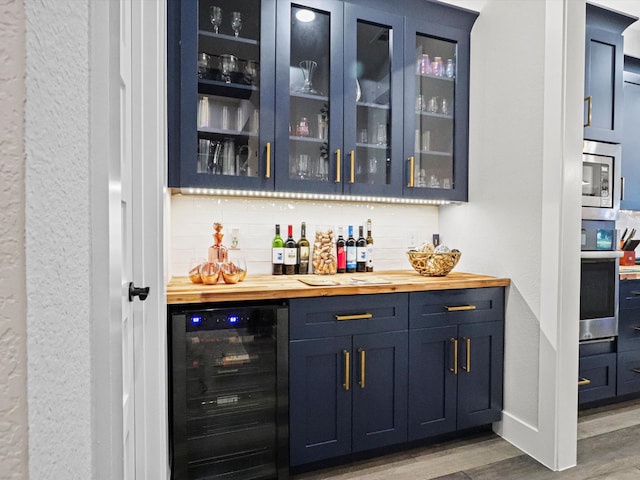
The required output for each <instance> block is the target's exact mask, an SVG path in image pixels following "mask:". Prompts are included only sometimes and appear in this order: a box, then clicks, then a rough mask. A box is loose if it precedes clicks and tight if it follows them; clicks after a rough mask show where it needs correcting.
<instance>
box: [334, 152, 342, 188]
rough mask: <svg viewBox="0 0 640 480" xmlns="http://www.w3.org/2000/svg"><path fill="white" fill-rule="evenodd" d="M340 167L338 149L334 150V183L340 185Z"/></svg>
mask: <svg viewBox="0 0 640 480" xmlns="http://www.w3.org/2000/svg"><path fill="white" fill-rule="evenodd" d="M341 169H342V165H341V163H340V149H337V150H336V180H335V183H340V170H341Z"/></svg>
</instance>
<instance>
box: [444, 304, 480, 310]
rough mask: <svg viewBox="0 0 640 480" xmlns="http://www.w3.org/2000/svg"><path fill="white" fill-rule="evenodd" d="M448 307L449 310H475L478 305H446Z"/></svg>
mask: <svg viewBox="0 0 640 480" xmlns="http://www.w3.org/2000/svg"><path fill="white" fill-rule="evenodd" d="M444 308H446V309H447V312H463V311H465V310H475V309H476V306H475V305H458V306H456V307H447V306H446V305H445V307H444Z"/></svg>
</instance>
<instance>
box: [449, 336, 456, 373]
mask: <svg viewBox="0 0 640 480" xmlns="http://www.w3.org/2000/svg"><path fill="white" fill-rule="evenodd" d="M449 341H450V342H452V343H453V368H450V369H449V371H450V372H453V374H454V375H457V374H458V339H457V338H451V339H450V340H449Z"/></svg>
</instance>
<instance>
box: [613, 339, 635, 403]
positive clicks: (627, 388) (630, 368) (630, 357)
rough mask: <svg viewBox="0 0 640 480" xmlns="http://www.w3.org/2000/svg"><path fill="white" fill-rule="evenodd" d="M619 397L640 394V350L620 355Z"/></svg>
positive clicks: (618, 370) (618, 367)
mask: <svg viewBox="0 0 640 480" xmlns="http://www.w3.org/2000/svg"><path fill="white" fill-rule="evenodd" d="M616 375H617V377H618V382H617V388H618V392H617V393H618V395H627V394H629V393H637V392H640V350H632V351H629V352H619V353H618V365H617V371H616Z"/></svg>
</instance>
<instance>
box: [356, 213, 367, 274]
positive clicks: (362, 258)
mask: <svg viewBox="0 0 640 480" xmlns="http://www.w3.org/2000/svg"><path fill="white" fill-rule="evenodd" d="M358 228H359V232H358V233H359V235H358V240H357V241H356V272H366V270H367V241H366V240H365V238H364V235H363V230H364V228H363V227H362V225H360V227H358Z"/></svg>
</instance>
